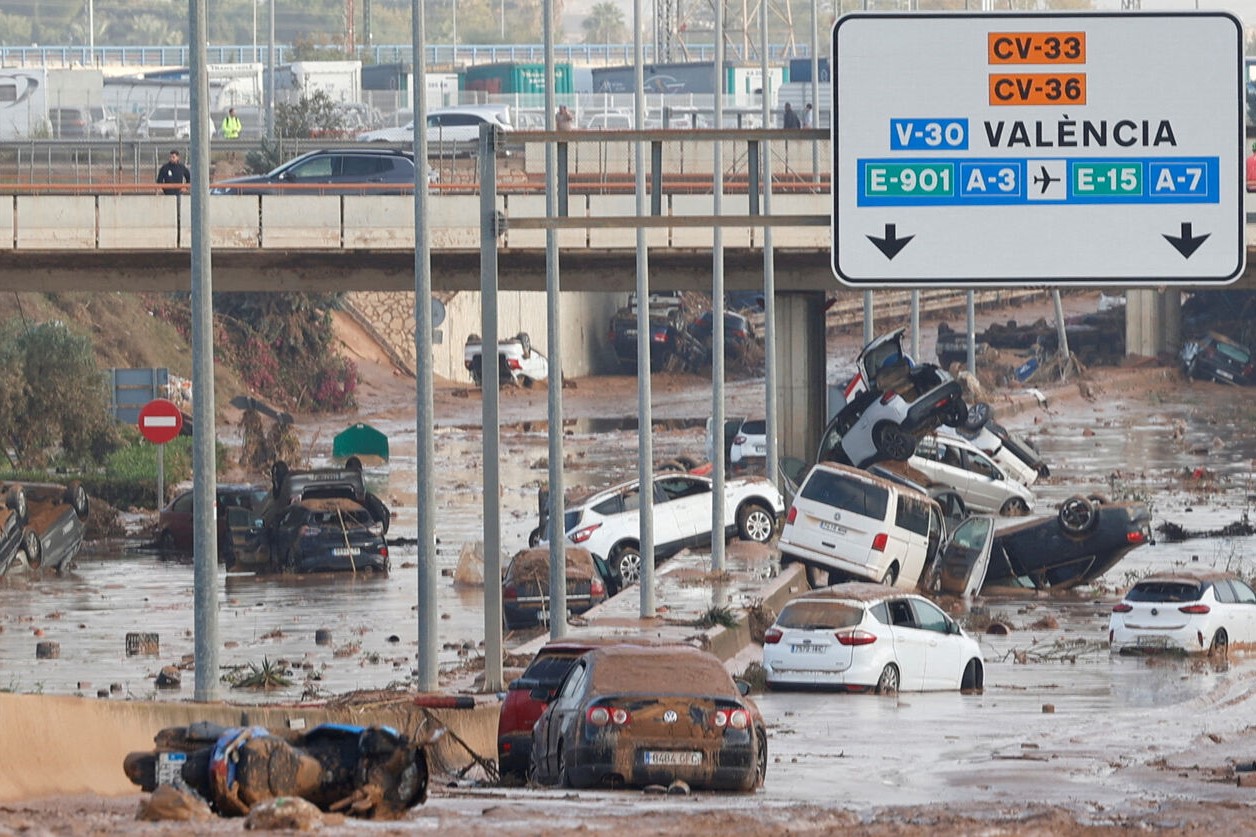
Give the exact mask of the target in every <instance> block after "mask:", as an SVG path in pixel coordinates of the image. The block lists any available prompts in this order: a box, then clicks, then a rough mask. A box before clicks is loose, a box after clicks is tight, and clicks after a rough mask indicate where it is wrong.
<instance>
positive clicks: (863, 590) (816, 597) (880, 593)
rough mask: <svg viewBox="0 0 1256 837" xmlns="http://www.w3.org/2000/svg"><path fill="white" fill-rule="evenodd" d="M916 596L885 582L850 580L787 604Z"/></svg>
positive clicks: (814, 591)
mask: <svg viewBox="0 0 1256 837" xmlns="http://www.w3.org/2000/svg"><path fill="white" fill-rule="evenodd" d="M905 596H907V597H916V598H919V597H918V596H915V594H913V593H907V592H904V591H902V590H896V589H895V588H893V587H887V586H885V585H884V584H873V583H871V582H866V581H849V582H846V583H845V584H834V585H832V586H830V587H821V588H819V589H816V590H811V591H809V592H807V593H804V594H803V595H801V596H798V597H797V598H793V599H790V600H789V601H788V602H787V603H786V604H793V603H794V602H798V601H820V602H832V601H852V602H861V603H864V604H867V603H870V602H879V601H881V600H883V599H888V598H895V599H901V598H903V597H905Z"/></svg>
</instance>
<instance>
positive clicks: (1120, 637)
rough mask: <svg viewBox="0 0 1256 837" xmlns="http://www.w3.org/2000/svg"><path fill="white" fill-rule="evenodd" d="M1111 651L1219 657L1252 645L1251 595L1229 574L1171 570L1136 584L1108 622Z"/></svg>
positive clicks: (1255, 616)
mask: <svg viewBox="0 0 1256 837" xmlns="http://www.w3.org/2000/svg"><path fill="white" fill-rule="evenodd" d="M1108 641H1109V642H1110V643H1111V647H1112V651H1114V652H1120V653H1124V654H1138V653H1152V652H1165V651H1169V652H1177V653H1186V654H1208V655H1209V656H1216V657H1224V656H1226V654H1227V653H1228V651H1229V649H1230V646H1231V645H1236V644H1237V645H1246V646H1250V644H1251V643H1252V642H1256V592H1253V590H1252V588H1251V587H1250V586H1248V584H1247V582H1245V581H1243V580H1242V579H1241V578H1239V577H1238V576H1236V575H1234V574H1233V573H1227V572H1216V571H1198V570H1197V571H1191V570H1185V569H1182V570H1173V571H1170V572H1164V573H1156V574H1154V575H1149V576H1147V577H1146V578H1144V579H1143V580H1141V581H1139V582H1138V583H1137V584H1135V585H1134V586H1133V587H1131V588H1130V590H1129V592H1128V593H1126V594H1125V598H1123V599H1122V600H1121V603H1120V604H1118V605H1116V606H1115V607H1113V608H1112V616H1111V618H1110V620H1109V622H1108Z"/></svg>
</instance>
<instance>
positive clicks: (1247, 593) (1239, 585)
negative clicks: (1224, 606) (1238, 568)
mask: <svg viewBox="0 0 1256 837" xmlns="http://www.w3.org/2000/svg"><path fill="white" fill-rule="evenodd" d="M1230 586H1231V587H1233V588H1234V596H1235V598H1236V599H1238V601H1239V604H1256V592H1253V591H1252V588H1251V587H1248V586H1247V583H1246V582H1244V581H1239V580H1238V579H1237V578H1232V579H1230Z"/></svg>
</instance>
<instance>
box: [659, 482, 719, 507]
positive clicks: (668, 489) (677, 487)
mask: <svg viewBox="0 0 1256 837" xmlns="http://www.w3.org/2000/svg"><path fill="white" fill-rule="evenodd" d="M658 487H659V489H660V490H661V491H662V492H663V501H664V502H666V501H668V500H679V499H680V498H681V497H696V496H697V495H699V494H709V493H710V491H711V486H710V485H708V484H707V483H706V482H705V481H704V480H695V479H691V478H689V477H668V478H667V479H662V480H659V481H658Z"/></svg>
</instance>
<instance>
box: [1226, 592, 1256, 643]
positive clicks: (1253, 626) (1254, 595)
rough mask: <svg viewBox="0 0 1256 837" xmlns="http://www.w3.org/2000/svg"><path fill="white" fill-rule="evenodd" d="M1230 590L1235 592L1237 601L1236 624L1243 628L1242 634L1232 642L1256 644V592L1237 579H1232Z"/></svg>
mask: <svg viewBox="0 0 1256 837" xmlns="http://www.w3.org/2000/svg"><path fill="white" fill-rule="evenodd" d="M1230 589H1231V590H1233V591H1234V599H1235V603H1234V605H1233V607H1234V611H1235V618H1234V622H1235V624H1236V625H1239V624H1241V625H1242V626H1243V627H1242V631H1243V632H1242V634H1241V635H1238V636H1232V637H1231V638H1230V642H1240V643H1246V642H1256V591H1253V590H1252V588H1251V587H1249V586H1248V584H1247V582H1245V581H1241V580H1239V579H1237V578H1232V579H1230Z"/></svg>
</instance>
